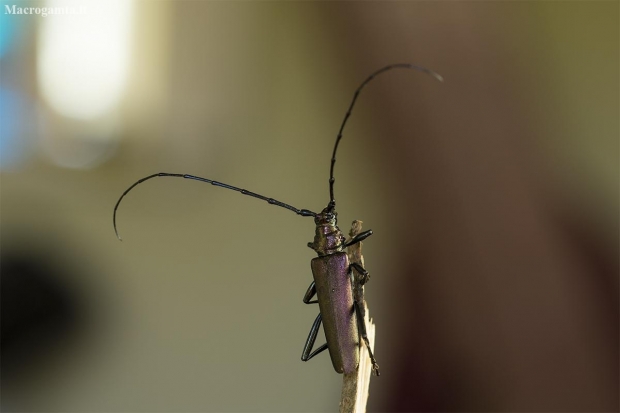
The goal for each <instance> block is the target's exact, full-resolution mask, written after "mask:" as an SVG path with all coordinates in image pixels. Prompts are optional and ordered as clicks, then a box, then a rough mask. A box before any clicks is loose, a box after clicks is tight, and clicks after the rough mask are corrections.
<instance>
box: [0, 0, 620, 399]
mask: <svg viewBox="0 0 620 413" xmlns="http://www.w3.org/2000/svg"><path fill="white" fill-rule="evenodd" d="M20 3H21V2H20ZM24 3H26V2H24ZM4 4H5V3H2V5H3V6H4ZM33 4H35V3H33ZM37 4H38V3H37ZM92 12H96V9H93V11H92ZM617 16H618V4H617V3H614V2H597V3H591V2H560V3H543V2H539V3H497V2H494V3H490V2H487V3H480V2H464V3H453V2H448V3H445V2H441V3H430V2H390V3H379V2H364V3H349V2H338V3H328V2H295V3H286V2H260V3H259V2H231V3H224V2H207V1H204V2H203V1H187V2H172V1H162V2H147V1H137V2H135V3H134V8H133V17H132V19H133V20H132V21H133V26H132V32H131V40H130V41H131V55H130V60H129V62H130V66H129V69H130V70H129V78H128V83H127V88H126V90H125V92H124V97H123V100H122V102H121V104H120V106H119V108H118V110H117V118H116V122H117V123H116V124H115V128H116V132H114V133H112V135H111V136H110V139H108V140H105V139H102V140H100V141H96V142H95V143H93V142H92V141H87V143H84V141H81V140H80V136H81V134H83V133H82V132H80V133H76V132H75V131H76V130H78V131H83V130H85V131H88V130H89V129H88V128H89V123H88V122H87V121H80V122H78V123H77V124H78V126H76V122H75V121H71V120H70V119H67V118H64V117H63V116H61V115H59V114H57V113H55V112H54V109H53V108H51V107H50V106H49V104H47V103H45V101H44V100H43V99H42V97H41V95H40V89H39V88H38V87H37V86H36V85H37V81H36V73H37V70H38V69H39V68H38V66H37V64H36V61H37V60H36V58H35V57H36V54H37V53H39V52H40V45H39V43H38V40H37V36H35V33H36V32H37V30H39V29H40V26H41V25H42V24H43V19H54V18H60V17H59V16H48V17H45V18H43V17H41V16H37V15H32V16H10V18H13V19H18V18H19V19H29V20H22V22H23V21H26V22H27V23H26V24H24V28H23V32H22V34H21V37H20V43H19V45H18V46H17V47H16V48H15V49H14V50H12V51H10V52H9V53H7V54H6V55H4V56H2V58H1V60H0V69H1V70H2V71H1V72H0V86H1V87H3V88H4V87H8V86H10V87H11V88H13V89H18V90H22V91H24V93H25V96H27V97H28V98H30V99H31V100H32V101H33V102H34V103H35V105H34V106H36V108H37V109H36V110H37V112H36V116H38V117H42V118H44V119H45V123H41V125H42V126H40V127H39V128H38V129H37V131H36V132H33V134H34V135H35V136H36V139H35V140H34V142H35V143H33V148H34V149H33V150H32V152H31V154H30V157H29V158H27V159H26V160H25V161H24V162H23V163H21V164H14V165H12V166H11V167H10V168H5V169H3V170H2V176H1V212H2V221H1V224H2V227H1V237H2V238H1V241H2V245H1V247H2V253H3V262H2V264H3V272H2V277H3V278H2V280H3V287H2V296H3V297H2V302H3V314H4V313H5V303H6V302H7V301H6V300H5V297H6V294H7V292H8V291H12V290H10V289H9V290H7V288H6V287H5V277H6V274H7V273H8V272H7V271H5V270H6V268H7V267H6V263H12V262H14V261H15V260H16V258H15V257H19V259H20V260H22V261H19V260H18V261H19V262H24V261H25V262H36V263H38V264H37V265H39V266H42V267H44V269H41V270H40V273H41V274H45V277H44V278H45V279H46V280H48V281H47V282H49V283H52V284H54V285H57V286H60V287H57V288H55V289H51V290H50V291H53V292H55V294H56V293H58V291H57V290H60V291H61V295H63V297H71V298H70V299H67V300H69V301H70V302H71V303H73V304H72V305H71V306H69V308H70V310H71V311H65V313H66V314H69V316H67V317H69V318H70V319H71V322H68V323H66V324H62V325H63V326H64V327H63V329H61V330H59V332H54V331H55V330H54V329H55V326H57V325H58V324H54V323H49V326H47V324H46V323H47V322H48V318H46V317H45V314H49V313H50V312H51V311H52V310H53V309H54V308H56V307H53V306H52V307H50V308H52V310H47V311H45V310H41V311H37V312H33V314H37V315H38V316H39V317H41V319H42V320H43V322H42V324H43V326H41V323H39V324H36V323H35V326H36V328H35V329H34V330H33V331H34V332H32V331H31V332H30V333H28V334H26V335H24V334H23V333H22V335H17V337H18V339H15V340H14V341H12V342H11V343H10V344H11V347H7V346H5V338H6V337H7V336H5V335H4V333H3V374H2V393H3V397H2V404H3V409H5V410H6V411H42V410H44V411H334V410H335V409H336V406H337V404H338V398H339V392H340V382H341V376H339V375H337V374H336V373H334V371H333V369H332V367H331V362H330V361H329V356H328V355H327V354H326V353H325V354H322V355H320V356H318V357H317V358H315V359H313V360H311V361H309V362H308V363H302V362H301V361H300V360H299V358H300V355H301V350H302V346H303V343H304V341H305V339H306V337H307V334H308V331H309V329H310V326H311V324H312V322H313V320H314V318H315V316H316V314H317V311H318V308H316V307H315V306H306V305H303V303H302V301H301V299H302V297H303V294H304V292H305V291H306V288H307V287H308V285H309V284H310V282H311V280H312V276H311V272H310V265H309V261H310V259H312V258H313V252H312V251H311V250H310V249H308V248H307V247H306V243H307V242H308V241H311V239H312V237H313V235H314V229H313V223H312V219H311V218H301V217H298V216H296V215H294V214H292V213H290V212H288V211H286V210H283V209H281V208H277V207H273V206H269V205H267V204H266V203H264V202H261V201H259V200H256V199H252V198H250V197H244V196H241V195H239V194H237V193H234V192H232V191H226V190H223V189H220V188H216V187H212V186H210V185H206V184H203V183H197V182H193V181H186V180H180V179H172V178H161V179H156V180H152V181H149V182H147V183H145V184H143V185H141V186H139V187H137V188H136V189H135V190H134V191H133V192H132V193H131V194H130V195H129V196H128V197H127V198H126V199H125V200H124V201H123V204H122V205H121V208H120V209H119V215H118V225H119V231H120V233H121V235H122V236H123V242H122V243H121V242H119V241H118V240H117V239H116V238H115V236H114V231H113V229H112V222H111V215H112V208H113V206H114V203H115V202H116V200H117V199H118V197H119V196H120V194H121V193H122V191H123V190H125V189H126V188H127V187H128V186H129V185H130V184H131V183H133V182H135V181H136V180H137V179H138V178H141V177H143V176H146V175H149V174H152V173H155V172H159V171H167V172H176V173H180V172H181V173H189V174H194V175H200V176H204V177H207V178H210V179H214V180H218V181H221V182H225V183H228V184H231V185H235V186H239V187H242V188H246V189H248V190H251V191H254V192H258V193H260V194H264V195H266V196H269V197H273V198H276V199H278V200H280V201H283V202H286V203H290V204H292V205H294V206H296V207H298V208H308V209H311V210H314V211H317V210H320V209H321V208H323V207H324V206H325V204H326V203H327V201H328V186H327V180H328V168H329V160H330V156H331V150H332V145H333V142H334V138H335V136H336V133H337V130H338V127H339V126H340V122H341V120H342V117H343V115H344V112H345V110H346V108H347V105H348V104H349V102H350V99H351V97H352V94H353V91H354V90H355V88H356V87H357V86H358V85H359V84H360V82H361V81H362V80H363V79H364V78H365V76H367V75H368V74H370V73H371V72H373V71H374V70H376V69H378V68H380V67H382V66H384V65H386V64H388V63H395V62H412V63H416V64H419V65H423V66H426V67H429V68H432V69H434V70H436V71H437V72H439V73H441V74H442V75H443V76H444V78H445V82H444V83H443V84H441V83H438V82H436V81H434V79H432V78H431V77H429V76H426V75H423V74H420V73H416V72H413V71H404V70H399V71H393V72H390V73H388V74H385V75H382V76H381V77H380V78H377V79H376V80H375V81H373V82H372V83H370V84H369V85H368V87H367V88H365V89H364V91H363V93H362V94H361V96H360V99H359V101H358V104H357V106H356V108H355V111H354V113H353V115H352V117H351V120H350V123H349V124H348V126H347V129H346V130H345V135H344V138H343V141H342V144H341V147H340V152H339V154H338V162H337V164H336V189H335V190H336V197H337V200H338V209H339V222H340V224H341V227H342V229H343V230H345V229H346V231H348V226H349V224H350V222H351V221H352V220H353V219H361V220H363V221H364V226H365V228H372V229H373V230H374V231H375V235H373V236H372V237H371V238H369V239H368V240H367V241H366V242H365V243H364V253H365V259H366V265H367V267H368V269H369V271H370V272H371V274H372V280H371V282H370V283H369V285H368V287H367V289H366V290H367V298H368V302H369V306H370V311H371V315H373V317H374V319H375V322H376V324H377V334H378V337H377V345H376V356H377V358H378V361H379V363H380V365H381V369H382V376H381V377H380V378H373V380H372V383H371V386H370V410H371V411H388V410H389V411H413V410H416V411H448V410H450V411H474V410H476V411H490V410H497V411H524V410H532V411H534V410H536V411H551V410H558V411H559V410H581V411H588V410H590V411H592V410H613V409H614V408H617V403H618V399H617V396H618V393H617V392H618V390H617V389H618V377H617V366H618V334H617V333H618V312H617V308H618V296H617V292H618V278H617V276H618V272H617V263H618V260H617V247H618V244H617V235H618V222H617V211H618V185H617V184H618V139H617V138H618V130H619V127H618V109H619V102H618V90H619V88H618V86H619V85H618V67H619V66H618V50H619V42H618V34H619V33H618V18H617ZM4 17H5V18H6V16H4ZM75 35H76V36H80V33H75ZM5 119H6V118H5ZM24 119H26V120H27V121H29V122H34V120H35V113H34V112H33V113H32V116H26V117H24ZM22 129H23V128H22ZM24 130H25V129H24ZM84 133H86V132H84ZM50 145H51V146H52V149H50ZM54 145H55V146H54ZM56 147H57V148H56ZM54 148H56V149H54ZM58 148H60V149H58ZM101 148H104V149H105V150H104V151H103V152H102V153H103V155H101V160H100V161H98V163H92V165H91V166H90V167H88V168H75V167H74V168H66V167H61V166H59V165H58V164H57V163H56V164H55V163H54V162H55V159H56V160H57V159H58V158H57V157H56V158H54V157H53V156H50V153H52V154H53V153H57V152H54V150H56V151H62V153H63V156H64V157H71V156H75V157H76V158H79V157H80V156H84V155H83V154H84V153H87V154H89V153H95V152H96V151H97V150H100V149H101ZM63 159H64V158H63ZM7 257H8V258H7ZM41 257H43V258H41ZM41 263H43V264H41ZM11 268H12V269H13V268H18V269H19V268H24V267H23V266H15V267H11ZM46 269H47V270H46ZM16 273H17V274H18V273H19V271H16V270H15V271H14V272H12V273H11V274H13V275H12V276H13V277H15V275H14V274H16ZM41 277H43V276H41ZM16 291H18V292H20V293H23V291H29V289H28V288H27V287H20V289H17V290H16ZM50 294H51V293H50ZM16 297H17V298H16ZM12 298H13V300H10V302H11V303H13V304H14V306H15V308H17V309H20V310H21V311H26V310H24V309H23V308H22V307H20V306H19V305H18V304H19V302H22V303H23V302H28V301H27V298H28V297H26V298H24V299H23V300H20V299H19V296H18V295H14V296H13V297H12ZM35 301H36V300H35ZM15 302H17V304H15ZM39 302H41V300H39ZM52 302H53V301H52ZM63 302H64V301H63ZM63 308H64V307H63ZM65 313H63V312H61V314H65ZM12 314H13V313H12ZM4 317H5V316H4V315H3V325H4V324H5V318H4ZM15 320H18V321H19V320H21V321H23V320H22V319H19V317H17V318H16V319H15ZM9 321H11V320H9ZM26 321H28V320H26ZM16 323H17V322H16ZM11 325H13V324H11ZM46 326H47V327H46ZM33 328H34V327H33ZM12 331H13V332H15V331H18V332H19V331H20V330H12ZM14 334H17V333H14ZM323 340H324V339H323V336H322V333H321V334H320V336H319V338H318V340H317V344H318V345H320V344H322V343H323ZM9 350H10V351H11V352H9ZM5 351H6V352H5ZM7 357H9V358H10V357H15V360H17V362H15V363H12V364H11V370H10V371H8V372H5V371H4V370H5V366H6V365H7V363H6V361H7V360H9V359H7ZM9 361H10V360H9ZM5 373H6V374H5Z"/></svg>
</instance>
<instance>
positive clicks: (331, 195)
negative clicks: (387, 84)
mask: <svg viewBox="0 0 620 413" xmlns="http://www.w3.org/2000/svg"><path fill="white" fill-rule="evenodd" d="M396 68H402V69H413V70H417V71H419V72H424V73H427V74H429V75H431V76H433V77H434V78H435V79H437V80H439V81H440V82H443V77H441V75H440V74H438V73H435V72H433V71H432V70H430V69H427V68H425V67H421V66H415V65H412V64H409V63H396V64H392V65H389V66H385V67H384V68H382V69H379V70H377V71H376V72H374V73H373V74H372V75H370V76H368V78H366V80H364V81H363V82H362V84H361V85H360V87H358V88H357V90H356V91H355V94H354V95H353V100H352V101H351V104H350V105H349V109H348V110H347V113H346V114H345V115H344V119H343V120H342V124H341V125H340V130H339V131H338V136H337V137H336V143H335V144H334V152H333V153H332V164H331V167H330V168H329V206H330V209H334V208H335V207H336V200H335V199H334V181H335V179H334V165H335V164H336V151H337V150H338V144H339V143H340V139H342V131H343V130H344V126H345V125H346V124H347V120H348V119H349V116H351V111H352V110H353V106H354V105H355V101H356V100H357V97H358V96H359V94H360V92H361V91H362V89H363V88H364V86H366V84H367V83H369V82H370V81H371V80H372V79H374V78H375V77H376V76H378V75H380V74H381V73H383V72H387V71H388V70H392V69H396Z"/></svg>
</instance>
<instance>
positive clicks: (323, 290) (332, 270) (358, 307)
mask: <svg viewBox="0 0 620 413" xmlns="http://www.w3.org/2000/svg"><path fill="white" fill-rule="evenodd" d="M397 68H401V69H413V70H417V71H420V72H424V73H427V74H429V75H431V76H433V77H435V78H436V79H437V80H439V81H442V80H443V79H442V77H441V76H440V75H439V74H437V73H435V72H433V71H432V70H429V69H426V68H424V67H420V66H415V65H412V64H408V63H398V64H392V65H388V66H385V67H383V68H381V69H379V70H377V71H376V72H374V73H373V74H371V75H370V76H368V77H367V78H366V80H364V81H363V82H362V84H361V85H360V86H359V87H358V88H357V90H356V91H355V93H354V95H353V100H352V101H351V103H350V105H349V108H348V110H347V112H346V114H345V116H344V119H343V120H342V124H341V125H340V130H339V131H338V136H337V137H336V143H335V144H334V150H333V152H332V159H331V165H330V169H329V203H328V204H327V206H326V207H325V208H324V209H323V210H322V211H321V212H320V213H316V212H312V211H310V210H308V209H297V208H295V207H293V206H291V205H288V204H285V203H283V202H280V201H278V200H276V199H273V198H268V197H265V196H263V195H260V194H257V193H254V192H251V191H248V190H245V189H241V188H237V187H235V186H232V185H228V184H224V183H222V182H217V181H213V180H210V179H206V178H201V177H199V176H194V175H188V174H175V173H167V172H160V173H156V174H153V175H149V176H147V177H144V178H142V179H140V180H138V181H137V182H135V183H134V184H133V185H131V186H130V187H129V188H127V189H126V190H125V192H123V194H122V195H121V196H120V198H119V199H118V201H117V202H116V205H115V206H114V212H113V217H112V221H113V225H114V231H115V233H116V236H117V237H118V239H119V240H120V239H121V238H120V236H119V234H118V230H117V226H116V212H117V210H118V206H119V205H120V203H121V201H122V200H123V198H124V197H125V195H127V193H129V191H131V190H132V189H133V188H134V187H135V186H136V185H138V184H141V183H142V182H144V181H147V180H149V179H152V178H156V177H175V178H184V179H193V180H196V181H201V182H206V183H210V184H211V185H215V186H219V187H221V188H226V189H231V190H233V191H238V192H241V193H242V194H243V195H249V196H252V197H254V198H258V199H262V200H263V201H266V202H268V203H269V204H272V205H277V206H279V207H282V208H286V209H288V210H291V211H293V212H295V213H296V214H297V215H301V216H304V217H314V223H315V225H316V230H315V236H314V241H313V242H309V243H308V247H310V248H312V249H313V250H314V251H315V252H316V253H317V254H318V257H316V258H314V259H312V261H311V268H312V275H313V276H314V281H312V283H311V284H310V287H308V290H307V291H306V294H305V295H304V297H303V302H304V303H305V304H315V303H318V304H319V311H320V312H319V315H318V316H317V317H316V319H315V320H314V323H313V324H312V328H311V329H310V334H309V335H308V338H307V340H306V343H305V345H304V348H303V352H302V355H301V359H302V360H303V361H308V360H310V359H311V358H312V357H314V356H316V355H317V354H319V353H321V352H322V351H324V350H325V349H329V354H330V357H331V360H332V364H333V366H334V369H335V370H336V372H338V373H346V374H349V373H352V372H354V371H355V370H356V369H357V367H358V364H359V345H360V339H361V340H364V342H365V344H366V346H367V348H368V354H369V356H370V360H371V362H372V370H373V373H375V374H376V375H379V365H378V364H377V361H376V360H375V357H374V355H373V353H372V349H371V348H370V345H369V344H368V339H367V337H366V326H365V322H364V317H363V311H364V310H363V308H362V305H363V297H361V299H359V298H354V294H353V290H354V289H355V290H357V291H360V290H361V287H362V286H363V285H364V284H365V283H366V282H367V281H368V279H369V275H368V272H367V271H366V270H365V269H364V268H363V267H362V265H361V263H358V262H352V263H350V262H349V259H348V257H347V253H346V252H345V251H344V249H345V248H346V247H348V246H351V245H354V244H356V243H358V242H360V241H362V240H364V239H366V238H367V237H369V236H370V235H372V230H368V231H364V232H361V233H359V234H358V235H356V236H354V237H352V238H351V239H349V240H347V239H346V238H345V236H344V235H343V234H342V232H341V231H340V229H339V228H338V225H337V215H338V214H337V213H336V200H335V199H334V182H335V179H334V165H335V164H336V152H337V150H338V145H339V144H340V140H341V139H342V132H343V130H344V127H345V125H346V123H347V120H348V119H349V116H350V115H351V111H352V110H353V106H354V105H355V102H356V101H357V98H358V96H359V94H360V92H361V90H362V89H363V88H364V86H366V85H367V84H368V83H369V82H370V81H371V80H372V79H374V78H375V77H376V76H378V75H380V74H381V73H384V72H387V71H389V70H392V69H397ZM354 271H355V272H356V273H357V274H358V275H359V276H358V277H354V276H353V272H354ZM356 283H357V284H356ZM315 296H316V298H317V299H316V300H313V298H314V297H315ZM321 324H323V329H324V331H325V337H326V338H327V343H325V344H323V345H322V346H320V347H319V348H317V349H316V350H314V351H312V349H313V347H314V342H315V340H316V336H317V334H318V331H319V329H320V327H321Z"/></svg>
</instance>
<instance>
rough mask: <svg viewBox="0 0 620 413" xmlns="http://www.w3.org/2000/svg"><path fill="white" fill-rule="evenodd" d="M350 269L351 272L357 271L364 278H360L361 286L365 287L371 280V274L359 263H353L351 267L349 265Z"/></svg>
mask: <svg viewBox="0 0 620 413" xmlns="http://www.w3.org/2000/svg"><path fill="white" fill-rule="evenodd" d="M349 269H350V270H353V269H355V271H357V272H358V273H359V274H360V275H361V276H362V277H361V278H360V285H364V284H366V283H367V282H368V281H369V280H370V274H369V273H368V271H366V269H365V268H364V267H362V266H361V265H360V264H359V263H357V262H352V263H351V265H349Z"/></svg>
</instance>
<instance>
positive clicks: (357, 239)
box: [343, 229, 372, 248]
mask: <svg viewBox="0 0 620 413" xmlns="http://www.w3.org/2000/svg"><path fill="white" fill-rule="evenodd" d="M371 235H372V229H369V230H368V231H364V232H360V233H359V234H357V235H356V236H354V237H353V238H351V239H350V240H348V241H347V242H345V243H344V245H343V247H344V248H346V247H350V246H351V245H355V244H357V243H358V242H360V241H364V240H365V239H366V238H368V237H369V236H371Z"/></svg>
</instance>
